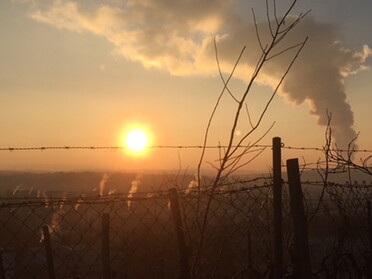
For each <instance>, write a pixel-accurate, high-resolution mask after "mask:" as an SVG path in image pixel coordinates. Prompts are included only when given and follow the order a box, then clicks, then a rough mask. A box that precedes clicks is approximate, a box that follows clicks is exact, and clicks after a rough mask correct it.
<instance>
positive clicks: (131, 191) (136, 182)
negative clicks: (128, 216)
mask: <svg viewBox="0 0 372 279" xmlns="http://www.w3.org/2000/svg"><path fill="white" fill-rule="evenodd" d="M141 179H142V176H141V175H137V176H136V178H135V179H134V180H133V181H132V182H131V184H130V189H129V192H128V197H127V198H128V202H127V206H128V209H129V210H130V209H131V205H132V199H133V197H134V194H135V193H137V191H138V187H139V185H140V184H141Z"/></svg>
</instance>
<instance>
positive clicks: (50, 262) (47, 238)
mask: <svg viewBox="0 0 372 279" xmlns="http://www.w3.org/2000/svg"><path fill="white" fill-rule="evenodd" d="M43 235H44V245H45V256H46V259H47V266H48V275H49V278H50V279H55V278H56V275H55V271H54V262H53V249H52V244H51V242H50V233H49V227H48V226H47V225H45V226H43Z"/></svg>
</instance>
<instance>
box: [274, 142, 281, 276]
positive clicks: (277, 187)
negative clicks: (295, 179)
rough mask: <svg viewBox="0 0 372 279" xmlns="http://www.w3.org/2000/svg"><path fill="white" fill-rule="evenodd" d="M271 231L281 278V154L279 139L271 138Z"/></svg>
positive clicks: (277, 274) (275, 270) (275, 264)
mask: <svg viewBox="0 0 372 279" xmlns="http://www.w3.org/2000/svg"><path fill="white" fill-rule="evenodd" d="M272 144H273V146H272V148H273V217H274V221H273V227H274V229H273V233H274V274H275V278H276V279H281V278H283V228H282V155H281V147H282V143H281V139H280V138H279V137H275V138H273V143H272Z"/></svg>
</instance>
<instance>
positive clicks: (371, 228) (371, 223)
mask: <svg viewBox="0 0 372 279" xmlns="http://www.w3.org/2000/svg"><path fill="white" fill-rule="evenodd" d="M367 218H368V219H367V225H368V238H369V253H372V216H371V201H367Z"/></svg>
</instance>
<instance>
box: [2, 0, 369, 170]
mask: <svg viewBox="0 0 372 279" xmlns="http://www.w3.org/2000/svg"><path fill="white" fill-rule="evenodd" d="M290 2H291V1H289V0H277V1H276V5H277V15H278V16H279V17H280V15H282V14H283V12H284V11H285V10H286V8H287V7H288V6H289V5H290ZM269 3H273V2H272V1H269ZM270 7H271V13H270V15H271V19H273V18H274V17H273V13H272V5H270ZM252 8H253V10H254V11H255V17H256V22H257V27H258V29H259V32H260V38H261V40H262V41H263V42H264V44H265V42H267V41H268V39H269V38H270V35H269V33H268V30H269V29H268V23H267V19H266V10H265V9H266V6H265V2H264V1H259V0H251V1H250V0H205V1H199V0H178V1H171V0H127V1H126V0H107V1H96V0H81V1H72V0H69V1H68V0H55V1H50V0H48V1H46V0H1V2H0V36H1V46H0V61H1V63H0V108H1V109H0V131H1V137H0V147H41V146H121V145H123V144H124V140H123V138H124V135H125V134H126V133H127V132H128V131H129V130H130V129H131V128H138V127H139V128H142V129H144V130H146V131H147V133H148V134H149V144H150V145H155V146H158V145H160V146H193V145H202V143H203V139H204V134H205V131H206V126H207V123H208V120H209V117H210V115H211V112H212V110H213V107H214V105H215V103H216V100H217V98H218V96H219V94H220V92H221V90H222V88H223V83H222V81H221V78H220V77H219V72H218V65H217V60H216V50H215V48H214V40H215V42H216V46H217V54H218V61H219V64H220V65H219V66H220V68H221V72H222V73H223V75H224V77H225V79H226V78H227V77H228V75H229V73H231V69H232V68H233V65H234V63H235V61H236V59H237V57H238V56H239V53H240V51H241V50H242V48H243V47H244V46H245V47H246V49H245V51H244V53H243V56H242V58H241V61H240V63H239V65H238V67H237V69H236V72H235V74H234V76H233V78H232V79H231V81H230V83H229V89H230V90H231V92H233V94H234V96H235V97H240V96H242V94H243V93H244V91H245V89H246V86H247V84H248V82H249V80H250V76H251V74H252V69H253V65H255V63H256V62H257V59H258V58H259V55H260V46H259V44H258V42H257V36H256V32H255V27H254V24H253V23H254V20H253V15H252ZM309 10H311V11H310V13H309V14H308V15H307V16H306V17H305V18H304V19H303V20H302V21H301V22H300V23H299V24H298V25H296V27H295V28H294V29H293V31H291V33H290V34H289V35H288V37H287V38H286V39H285V40H283V43H282V44H281V45H280V46H279V47H278V51H279V52H280V51H281V50H284V49H286V48H287V47H288V46H291V45H294V44H298V43H300V42H302V41H303V40H304V39H305V38H306V37H308V40H307V42H306V45H305V47H304V48H303V50H302V52H301V53H300V55H299V57H298V59H297V60H296V61H295V63H294V65H293V67H292V68H291V70H290V72H289V74H288V75H287V76H286V78H285V80H284V82H283V83H282V86H281V87H280V89H279V92H278V94H277V95H276V96H275V98H274V100H273V102H272V103H271V104H270V107H269V109H268V111H267V113H266V114H265V117H264V118H263V120H262V122H261V123H260V125H259V128H258V129H257V130H256V131H255V132H254V133H253V134H252V135H251V136H250V137H249V138H248V139H247V141H246V143H247V144H248V143H250V142H251V143H252V142H255V141H256V140H257V139H259V138H260V137H261V136H262V135H263V134H265V133H266V131H267V130H268V129H269V127H271V125H272V124H273V123H274V122H275V124H274V126H273V127H272V128H271V129H270V130H269V131H268V133H267V134H266V136H265V137H264V138H263V139H262V140H261V141H260V144H263V145H270V144H271V139H272V137H275V136H279V137H281V139H282V142H283V143H284V145H285V146H294V147H322V145H324V143H325V142H324V131H325V126H324V125H325V124H326V123H327V111H328V112H330V113H332V131H333V135H334V142H335V143H337V144H338V146H340V147H345V146H346V145H347V143H348V142H349V141H350V140H351V139H352V138H353V137H355V136H356V135H357V134H358V133H359V137H358V141H357V144H358V148H360V149H372V127H371V125H370V121H369V115H370V114H371V106H370V104H371V103H372V93H371V88H372V79H371V78H370V77H371V73H372V72H371V69H370V66H371V62H372V59H371V54H372V52H371V49H370V47H371V48H372V36H371V35H370V26H372V22H371V21H372V19H371V17H370V14H371V13H372V2H371V1H368V0H355V1H349V0H299V1H298V3H297V5H296V6H295V8H294V10H293V11H292V12H291V17H290V18H289V19H288V20H289V21H291V20H293V18H294V16H296V15H298V14H299V13H301V12H302V13H305V12H307V11H309ZM297 49H298V48H294V49H291V50H290V51H288V52H286V53H285V54H283V55H280V56H278V57H275V58H274V59H272V60H270V61H269V62H268V63H267V64H266V65H265V67H264V68H263V70H262V72H261V73H260V75H259V76H258V77H257V79H256V81H255V83H254V84H253V86H252V88H251V90H250V92H249V95H248V97H247V100H246V102H245V103H246V107H247V108H248V111H249V115H250V117H251V120H252V121H253V122H255V121H257V120H258V119H259V116H260V113H261V111H262V110H263V108H264V107H265V104H266V103H267V102H268V100H269V98H270V96H271V94H272V92H273V88H275V86H276V84H277V82H278V80H279V79H280V77H281V75H282V74H283V72H284V71H285V69H286V67H287V65H289V62H290V61H291V57H294V55H295V53H296V50H297ZM236 107H237V103H236V102H235V101H234V100H233V98H232V97H231V96H230V95H229V94H228V93H225V94H224V96H223V98H222V99H221V103H220V106H219V108H218V110H217V112H216V114H215V116H214V118H213V121H212V125H211V128H210V133H209V137H208V145H218V144H221V145H224V144H226V143H227V142H228V137H229V135H230V131H231V127H232V123H233V117H234V116H235V110H236ZM249 130H250V124H249V118H248V115H247V113H246V110H245V107H244V109H243V112H242V115H241V120H240V121H239V123H238V126H237V131H236V133H235V139H236V141H239V140H240V139H241V137H242V135H244V134H245V133H246V132H248V131H249ZM200 152H201V150H200V149H186V148H184V149H177V148H161V149H159V148H152V149H147V150H146V151H145V152H143V153H141V154H136V155H135V154H133V153H131V152H128V151H125V150H56V151H53V150H45V151H13V152H9V151H1V154H0V170H45V171H56V170H101V169H104V170H131V169H132V170H133V169H134V170H178V169H182V170H186V169H195V167H196V166H197V164H198V161H199V158H200ZM270 153H271V151H270V148H267V149H266V150H264V151H263V153H262V154H261V155H260V156H259V157H258V158H257V159H255V160H254V161H253V162H252V163H251V164H249V165H247V166H246V167H245V168H244V169H247V170H251V171H261V170H267V169H268V168H269V167H270V165H271V154H270ZM248 156H253V155H248ZM218 157H219V154H218V150H216V149H211V150H208V152H207V156H206V158H205V161H206V162H205V164H204V165H203V166H204V167H205V168H207V169H208V168H212V167H211V165H212V164H215V162H216V160H217V159H218ZM293 157H299V158H304V159H302V160H306V161H307V162H314V161H316V160H317V159H319V158H320V157H322V154H321V153H319V152H314V151H308V152H306V151H301V152H300V151H296V152H294V151H291V150H288V149H284V150H283V160H285V159H288V158H293ZM208 162H209V163H208Z"/></svg>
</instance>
